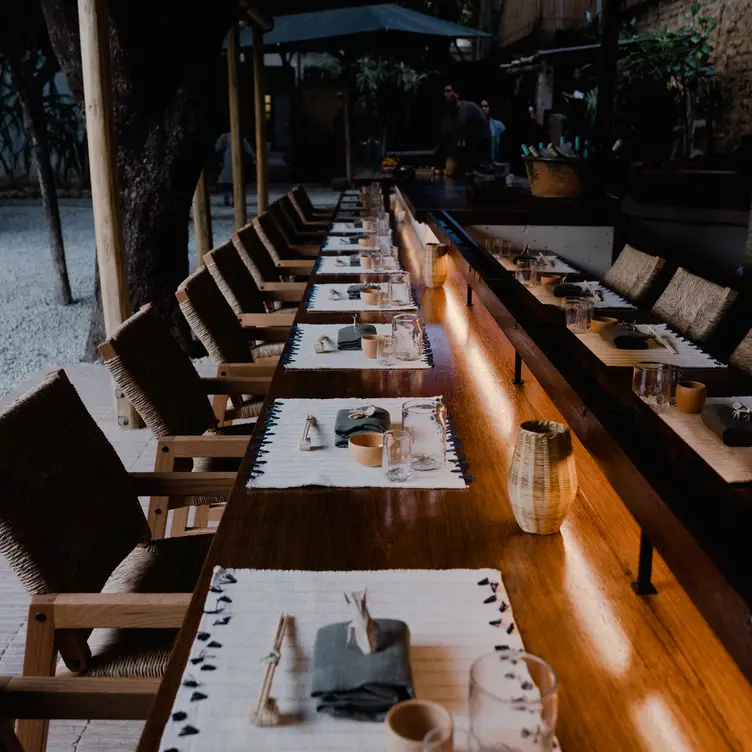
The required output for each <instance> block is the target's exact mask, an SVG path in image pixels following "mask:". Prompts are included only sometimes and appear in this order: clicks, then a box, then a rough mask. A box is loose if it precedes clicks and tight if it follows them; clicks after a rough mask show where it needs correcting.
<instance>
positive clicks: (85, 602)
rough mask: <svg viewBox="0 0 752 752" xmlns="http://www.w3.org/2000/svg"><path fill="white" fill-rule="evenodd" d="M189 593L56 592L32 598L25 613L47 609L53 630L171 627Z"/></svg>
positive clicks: (179, 617) (181, 616)
mask: <svg viewBox="0 0 752 752" xmlns="http://www.w3.org/2000/svg"><path fill="white" fill-rule="evenodd" d="M192 597H193V593H60V594H57V595H42V596H36V597H34V598H33V599H32V601H31V605H30V606H29V613H30V614H31V613H34V612H35V610H36V608H39V609H40V610H41V611H42V612H49V611H50V609H51V612H52V619H53V623H54V625H55V629H96V628H98V627H106V628H123V629H151V628H154V629H175V628H177V627H180V626H182V624H183V620H184V619H185V615H186V612H187V611H188V604H189V603H190V602H191V598H192Z"/></svg>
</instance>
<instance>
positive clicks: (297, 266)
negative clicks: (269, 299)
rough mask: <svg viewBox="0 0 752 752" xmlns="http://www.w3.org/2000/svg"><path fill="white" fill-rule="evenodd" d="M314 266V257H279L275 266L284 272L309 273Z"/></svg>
mask: <svg viewBox="0 0 752 752" xmlns="http://www.w3.org/2000/svg"><path fill="white" fill-rule="evenodd" d="M315 266H316V259H297V260H296V259H281V260H280V261H278V262H277V268H278V269H279V270H280V271H281V272H285V273H286V274H295V275H297V274H299V275H301V276H303V275H309V274H311V272H312V271H313V268H314V267H315Z"/></svg>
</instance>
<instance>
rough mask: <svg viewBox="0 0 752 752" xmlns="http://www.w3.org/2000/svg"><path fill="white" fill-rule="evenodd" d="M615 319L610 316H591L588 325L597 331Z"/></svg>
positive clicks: (614, 321) (612, 322)
mask: <svg viewBox="0 0 752 752" xmlns="http://www.w3.org/2000/svg"><path fill="white" fill-rule="evenodd" d="M617 320H618V319H615V318H613V317H612V316H593V318H592V320H591V322H590V327H591V329H592V330H593V331H594V332H599V331H600V330H601V329H603V327H604V326H608V325H609V324H615V323H616V322H617Z"/></svg>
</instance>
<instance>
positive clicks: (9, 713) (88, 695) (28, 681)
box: [0, 676, 161, 749]
mask: <svg viewBox="0 0 752 752" xmlns="http://www.w3.org/2000/svg"><path fill="white" fill-rule="evenodd" d="M160 683H161V679H131V678H127V679H112V678H103V677H91V676H54V677H53V676H3V677H0V715H3V716H5V717H6V718H44V719H47V718H56V719H66V720H67V719H71V720H73V719H80V718H81V717H82V715H84V716H86V718H91V719H95V720H116V721H139V720H143V719H144V718H146V717H147V716H148V715H149V711H150V710H151V706H152V704H153V703H154V698H155V697H156V694H157V690H158V689H159V685H160ZM19 749H20V747H19Z"/></svg>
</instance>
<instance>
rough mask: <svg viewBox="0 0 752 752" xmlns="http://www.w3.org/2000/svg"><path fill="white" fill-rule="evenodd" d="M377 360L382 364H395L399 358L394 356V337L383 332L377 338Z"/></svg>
mask: <svg viewBox="0 0 752 752" xmlns="http://www.w3.org/2000/svg"><path fill="white" fill-rule="evenodd" d="M376 360H377V361H378V363H379V365H380V366H393V365H394V364H395V362H396V361H397V359H396V358H395V357H394V337H392V336H390V335H388V334H382V335H381V336H380V337H379V338H378V339H377V340H376Z"/></svg>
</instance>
